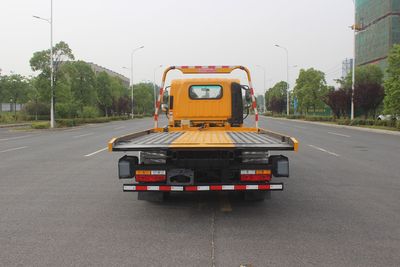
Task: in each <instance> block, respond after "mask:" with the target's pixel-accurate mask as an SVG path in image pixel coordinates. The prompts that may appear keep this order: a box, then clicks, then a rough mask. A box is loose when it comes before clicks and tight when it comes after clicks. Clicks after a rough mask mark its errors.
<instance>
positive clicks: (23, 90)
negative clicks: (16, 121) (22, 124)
mask: <svg viewBox="0 0 400 267" xmlns="http://www.w3.org/2000/svg"><path fill="white" fill-rule="evenodd" d="M3 79H4V80H3V86H4V92H3V97H5V98H8V99H9V100H10V102H11V103H12V104H14V114H15V115H16V111H17V104H22V103H25V102H26V101H27V99H28V98H27V91H28V87H29V82H28V80H27V79H26V78H25V77H23V76H21V75H19V74H12V75H10V76H6V77H5V78H3Z"/></svg>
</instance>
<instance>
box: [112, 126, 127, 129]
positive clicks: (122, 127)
mask: <svg viewBox="0 0 400 267" xmlns="http://www.w3.org/2000/svg"><path fill="white" fill-rule="evenodd" d="M124 128H126V126H120V127H117V128H115V129H114V130H121V129H124Z"/></svg>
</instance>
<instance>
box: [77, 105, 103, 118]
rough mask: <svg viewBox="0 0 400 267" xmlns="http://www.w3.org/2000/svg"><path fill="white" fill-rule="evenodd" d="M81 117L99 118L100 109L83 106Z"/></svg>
mask: <svg viewBox="0 0 400 267" xmlns="http://www.w3.org/2000/svg"><path fill="white" fill-rule="evenodd" d="M79 115H80V116H79V117H81V118H97V117H98V116H99V110H98V109H97V108H96V107H90V106H87V107H83V111H82V113H81V114H79Z"/></svg>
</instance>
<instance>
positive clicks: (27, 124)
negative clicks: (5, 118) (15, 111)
mask: <svg viewBox="0 0 400 267" xmlns="http://www.w3.org/2000/svg"><path fill="white" fill-rule="evenodd" d="M30 125H32V123H18V124H0V128H16V127H23V126H30Z"/></svg>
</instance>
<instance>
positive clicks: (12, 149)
mask: <svg viewBox="0 0 400 267" xmlns="http://www.w3.org/2000/svg"><path fill="white" fill-rule="evenodd" d="M24 148H27V146H21V147H16V148H10V149H6V150H2V151H0V153H6V152H11V151H16V150H21V149H24Z"/></svg>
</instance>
